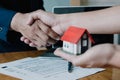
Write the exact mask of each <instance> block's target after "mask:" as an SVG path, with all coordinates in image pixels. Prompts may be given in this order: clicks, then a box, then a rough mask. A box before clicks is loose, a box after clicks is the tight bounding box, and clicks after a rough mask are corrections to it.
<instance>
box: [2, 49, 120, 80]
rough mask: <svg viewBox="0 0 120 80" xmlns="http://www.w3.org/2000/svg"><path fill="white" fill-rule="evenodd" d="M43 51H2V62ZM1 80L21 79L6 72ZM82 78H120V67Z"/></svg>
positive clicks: (88, 79)
mask: <svg viewBox="0 0 120 80" xmlns="http://www.w3.org/2000/svg"><path fill="white" fill-rule="evenodd" d="M43 52H44V50H41V51H26V52H12V53H3V54H2V53H0V63H4V62H9V61H14V60H17V59H22V58H25V57H36V56H39V55H40V54H42V53H43ZM0 80H20V79H17V78H13V77H10V76H7V75H4V74H0ZM80 80H120V69H117V68H111V67H106V70H105V71H102V72H99V73H96V74H94V75H91V76H88V77H85V78H82V79H80Z"/></svg>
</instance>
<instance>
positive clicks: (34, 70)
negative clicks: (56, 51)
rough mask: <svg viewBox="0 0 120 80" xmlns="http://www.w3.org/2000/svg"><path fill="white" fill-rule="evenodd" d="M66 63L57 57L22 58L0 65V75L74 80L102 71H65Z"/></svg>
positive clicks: (89, 69) (36, 79)
mask: <svg viewBox="0 0 120 80" xmlns="http://www.w3.org/2000/svg"><path fill="white" fill-rule="evenodd" d="M67 68H68V62H67V61H65V60H63V59H61V58H57V57H36V58H24V59H21V60H16V61H13V62H8V63H3V64H0V73H3V74H7V75H10V76H13V77H16V78H20V79H22V80H76V79H79V78H82V77H85V76H88V75H92V74H95V73H97V72H99V71H103V70H104V69H103V68H80V67H74V70H73V72H72V73H69V72H68V71H67V70H68V69H67Z"/></svg>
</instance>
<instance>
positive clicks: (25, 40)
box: [20, 36, 36, 47]
mask: <svg viewBox="0 0 120 80" xmlns="http://www.w3.org/2000/svg"><path fill="white" fill-rule="evenodd" d="M20 40H21V41H23V42H24V43H26V44H28V45H29V46H30V47H36V45H35V44H34V43H32V42H31V41H30V40H29V39H27V38H25V37H24V36H22V37H21V38H20Z"/></svg>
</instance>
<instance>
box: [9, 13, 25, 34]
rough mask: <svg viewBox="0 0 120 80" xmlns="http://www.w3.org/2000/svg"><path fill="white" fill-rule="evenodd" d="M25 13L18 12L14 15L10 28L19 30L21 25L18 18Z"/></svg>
mask: <svg viewBox="0 0 120 80" xmlns="http://www.w3.org/2000/svg"><path fill="white" fill-rule="evenodd" d="M21 15H23V14H22V13H16V14H15V15H14V17H13V18H12V21H11V25H10V29H11V30H14V31H17V32H19V27H18V20H19V17H21Z"/></svg>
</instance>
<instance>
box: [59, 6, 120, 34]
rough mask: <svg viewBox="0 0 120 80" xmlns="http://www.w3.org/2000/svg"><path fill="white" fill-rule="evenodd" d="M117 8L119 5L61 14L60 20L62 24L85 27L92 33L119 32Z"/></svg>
mask: <svg viewBox="0 0 120 80" xmlns="http://www.w3.org/2000/svg"><path fill="white" fill-rule="evenodd" d="M119 9H120V6H118V7H111V8H108V9H103V10H98V11H91V12H83V13H73V14H68V15H66V14H63V15H61V16H63V17H61V18H60V20H61V23H63V24H68V25H70V26H71V25H75V26H78V27H83V28H86V29H88V31H89V32H90V33H93V34H94V33H95V34H112V33H120V21H119V20H120V15H119V14H120V10H119ZM67 28H68V27H66V28H65V29H67Z"/></svg>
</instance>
